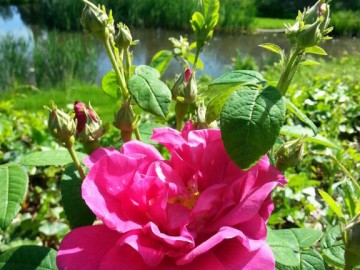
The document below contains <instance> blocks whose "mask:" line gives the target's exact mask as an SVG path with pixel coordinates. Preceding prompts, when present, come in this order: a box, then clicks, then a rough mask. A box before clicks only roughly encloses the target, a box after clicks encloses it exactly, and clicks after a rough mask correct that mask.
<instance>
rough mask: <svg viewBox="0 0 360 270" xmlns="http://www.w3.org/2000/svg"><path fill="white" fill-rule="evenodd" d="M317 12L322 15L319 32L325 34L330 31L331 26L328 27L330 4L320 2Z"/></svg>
mask: <svg viewBox="0 0 360 270" xmlns="http://www.w3.org/2000/svg"><path fill="white" fill-rule="evenodd" d="M319 12H320V14H321V16H323V18H324V19H323V21H322V22H321V23H320V25H319V29H320V31H321V33H322V34H323V36H325V35H327V34H328V33H330V32H331V30H332V28H331V27H330V28H328V26H329V24H330V5H329V4H325V3H324V4H322V5H321V6H320V9H319Z"/></svg>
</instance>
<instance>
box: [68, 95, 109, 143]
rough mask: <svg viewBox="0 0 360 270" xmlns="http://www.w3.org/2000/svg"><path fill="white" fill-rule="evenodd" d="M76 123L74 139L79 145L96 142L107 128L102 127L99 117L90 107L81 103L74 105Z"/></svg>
mask: <svg viewBox="0 0 360 270" xmlns="http://www.w3.org/2000/svg"><path fill="white" fill-rule="evenodd" d="M74 111H75V117H74V118H75V121H76V131H77V132H76V138H77V139H78V141H79V142H81V143H89V142H93V141H96V140H98V139H99V138H100V137H101V136H103V135H104V134H105V132H106V131H107V129H108V126H103V125H102V121H101V119H100V117H99V116H98V115H97V113H96V112H95V111H94V109H93V108H92V107H91V105H90V103H89V106H86V105H85V104H84V103H82V102H78V101H76V102H75V104H74Z"/></svg>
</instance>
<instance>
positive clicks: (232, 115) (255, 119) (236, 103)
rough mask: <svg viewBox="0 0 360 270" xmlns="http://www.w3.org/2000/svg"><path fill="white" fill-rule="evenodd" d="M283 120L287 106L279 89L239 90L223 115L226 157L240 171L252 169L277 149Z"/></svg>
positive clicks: (221, 116) (222, 132)
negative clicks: (269, 152) (276, 142)
mask: <svg viewBox="0 0 360 270" xmlns="http://www.w3.org/2000/svg"><path fill="white" fill-rule="evenodd" d="M284 120H285V103H284V100H283V99H282V96H281V94H280V92H279V90H278V89H276V88H275V87H273V86H268V87H266V88H265V89H264V90H262V91H259V90H258V89H255V88H247V89H242V88H240V89H238V90H237V91H235V92H233V93H232V94H231V95H230V96H229V98H228V99H227V101H226V102H225V104H224V107H223V109H222V112H221V115H220V126H221V135H222V139H223V141H224V146H225V148H226V151H227V153H228V154H229V156H230V157H231V159H232V160H233V161H234V162H235V163H236V164H237V165H238V166H239V167H240V168H241V169H243V170H245V169H248V168H250V167H251V166H252V165H254V164H255V163H256V162H257V161H258V160H259V159H260V158H261V157H262V156H263V155H265V154H266V153H267V152H268V151H269V150H270V149H271V147H272V146H273V145H274V143H275V141H276V139H277V138H278V136H279V132H280V129H281V127H282V125H283V123H284Z"/></svg>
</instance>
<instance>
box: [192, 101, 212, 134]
mask: <svg viewBox="0 0 360 270" xmlns="http://www.w3.org/2000/svg"><path fill="white" fill-rule="evenodd" d="M205 115H206V108H205V106H204V103H203V102H200V103H199V104H198V107H197V110H196V121H195V122H194V126H195V129H206V128H209V125H208V124H207V123H206V117H205Z"/></svg>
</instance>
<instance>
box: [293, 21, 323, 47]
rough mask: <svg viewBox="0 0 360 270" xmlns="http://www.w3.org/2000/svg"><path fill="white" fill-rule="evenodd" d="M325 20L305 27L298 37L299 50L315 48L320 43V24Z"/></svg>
mask: <svg viewBox="0 0 360 270" xmlns="http://www.w3.org/2000/svg"><path fill="white" fill-rule="evenodd" d="M322 21H323V18H322V17H320V18H318V19H317V20H316V22H314V23H313V24H310V25H305V26H304V27H303V28H302V29H300V30H299V32H298V33H297V35H296V42H297V45H298V47H299V48H307V47H313V46H316V45H317V44H319V43H320V41H321V39H322V34H321V31H320V24H321V22H322Z"/></svg>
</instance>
